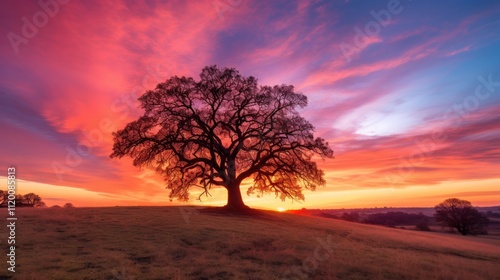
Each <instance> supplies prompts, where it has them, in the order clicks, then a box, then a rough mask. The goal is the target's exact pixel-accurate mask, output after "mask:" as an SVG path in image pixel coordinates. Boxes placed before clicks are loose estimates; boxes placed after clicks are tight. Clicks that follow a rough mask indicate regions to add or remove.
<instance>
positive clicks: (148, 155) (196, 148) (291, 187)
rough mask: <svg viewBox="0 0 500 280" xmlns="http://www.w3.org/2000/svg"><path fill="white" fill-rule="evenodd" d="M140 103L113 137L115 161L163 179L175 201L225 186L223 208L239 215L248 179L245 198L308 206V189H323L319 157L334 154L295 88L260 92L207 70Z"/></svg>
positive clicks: (244, 80) (232, 75)
mask: <svg viewBox="0 0 500 280" xmlns="http://www.w3.org/2000/svg"><path fill="white" fill-rule="evenodd" d="M139 101H140V103H141V107H142V109H144V111H145V112H144V115H142V116H141V117H140V118H139V119H138V120H136V121H133V122H130V123H129V124H127V126H126V127H125V128H124V129H122V130H119V131H118V132H115V133H113V136H114V146H113V153H112V154H111V157H112V158H114V157H118V158H121V157H123V156H126V155H127V156H130V157H131V158H132V159H133V164H134V165H135V166H145V167H148V168H152V169H154V170H155V171H156V172H158V173H160V174H161V175H162V176H163V177H164V178H165V180H166V183H167V189H169V190H170V199H171V200H172V199H173V198H177V199H180V200H183V201H186V200H187V199H188V197H189V189H190V187H200V188H201V189H202V192H201V194H200V197H201V196H202V195H208V194H209V191H210V189H211V188H212V187H213V186H221V187H224V188H225V189H226V190H227V192H228V196H227V205H226V207H227V208H229V209H231V210H233V211H238V210H243V209H246V208H247V206H245V204H244V203H243V200H242V197H241V191H240V184H241V182H242V181H243V180H244V179H247V178H252V179H253V185H252V186H251V187H250V188H249V189H248V192H247V193H248V194H252V193H257V194H258V195H262V194H264V193H275V194H276V196H279V197H280V198H281V199H282V200H285V199H286V198H290V199H292V200H304V195H303V194H302V190H303V189H310V190H315V189H316V187H317V186H320V185H324V184H325V180H324V172H323V171H322V170H320V169H319V168H318V166H317V165H316V163H315V161H314V159H315V158H332V157H333V151H332V150H331V149H330V147H329V146H328V143H327V142H325V140H324V139H322V138H314V136H313V131H314V127H313V126H312V125H311V124H310V123H309V122H308V121H306V120H305V119H304V118H303V117H301V116H300V115H299V113H298V112H297V108H303V107H305V106H307V97H306V96H304V95H303V94H301V93H297V92H295V91H294V87H293V86H291V85H276V86H273V87H271V86H259V85H258V84H257V79H256V78H254V77H252V76H250V77H244V76H242V75H240V73H239V72H238V71H237V70H235V69H233V68H223V69H219V68H218V67H216V66H210V67H205V68H204V69H203V70H202V72H201V74H200V80H199V81H195V80H194V79H193V78H191V77H177V76H173V77H171V78H170V79H168V80H167V81H165V82H163V83H160V84H158V85H157V87H156V89H155V90H151V91H147V92H146V93H145V94H144V95H142V96H141V97H140V98H139ZM200 197H199V198H200Z"/></svg>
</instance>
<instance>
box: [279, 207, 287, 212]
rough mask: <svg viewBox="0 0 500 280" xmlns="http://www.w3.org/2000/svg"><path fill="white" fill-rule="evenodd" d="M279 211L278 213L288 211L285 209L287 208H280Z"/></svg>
mask: <svg viewBox="0 0 500 280" xmlns="http://www.w3.org/2000/svg"><path fill="white" fill-rule="evenodd" d="M277 210H278V212H285V211H286V209H285V208H283V207H278V209H277Z"/></svg>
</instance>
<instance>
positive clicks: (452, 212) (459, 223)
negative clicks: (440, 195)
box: [434, 198, 489, 235]
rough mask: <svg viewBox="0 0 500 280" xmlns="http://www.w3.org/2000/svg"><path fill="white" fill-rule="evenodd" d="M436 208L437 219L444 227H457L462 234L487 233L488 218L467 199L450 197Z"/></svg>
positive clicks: (435, 215)
mask: <svg viewBox="0 0 500 280" xmlns="http://www.w3.org/2000/svg"><path fill="white" fill-rule="evenodd" d="M434 208H435V209H436V213H435V214H434V217H435V218H436V221H437V222H438V223H440V224H441V225H442V226H444V227H450V228H452V229H456V230H457V231H458V232H460V233H461V234H462V235H467V234H485V233H487V231H486V227H487V226H488V223H489V220H488V218H487V217H486V216H485V215H483V214H481V213H480V212H479V211H477V209H475V208H474V207H472V204H471V203H470V202H469V201H467V200H461V199H458V198H448V199H447V200H445V201H443V202H442V203H439V204H438V205H436V206H435V207H434Z"/></svg>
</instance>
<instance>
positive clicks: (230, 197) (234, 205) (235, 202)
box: [224, 183, 248, 211]
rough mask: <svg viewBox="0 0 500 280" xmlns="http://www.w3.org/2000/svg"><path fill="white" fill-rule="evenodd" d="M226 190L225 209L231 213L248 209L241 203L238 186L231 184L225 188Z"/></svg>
mask: <svg viewBox="0 0 500 280" xmlns="http://www.w3.org/2000/svg"><path fill="white" fill-rule="evenodd" d="M226 189H227V205H226V206H224V207H225V208H227V209H229V210H233V211H241V210H246V209H248V206H246V205H245V203H243V199H242V198H241V191H240V184H237V183H232V184H229V186H227V187H226Z"/></svg>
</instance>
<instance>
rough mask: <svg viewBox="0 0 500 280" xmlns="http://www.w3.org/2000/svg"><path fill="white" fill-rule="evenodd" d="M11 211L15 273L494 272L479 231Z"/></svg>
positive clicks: (300, 275)
mask: <svg viewBox="0 0 500 280" xmlns="http://www.w3.org/2000/svg"><path fill="white" fill-rule="evenodd" d="M16 211H17V217H18V221H17V228H16V245H17V251H16V255H17V263H16V273H11V272H8V271H7V264H6V262H5V261H3V262H2V263H3V264H4V268H3V269H1V270H0V279H11V277H12V279H200V280H201V279H500V265H499V264H500V241H498V240H492V239H487V238H484V237H472V236H466V237H463V236H459V235H452V234H444V233H434V232H417V231H408V230H401V229H391V228H384V227H377V226H370V225H364V224H356V223H349V222H345V221H340V220H333V219H326V218H319V217H304V216H297V215H292V214H286V213H274V212H268V213H266V215H264V216H260V217H239V216H225V215H220V214H215V213H205V212H204V213H200V212H198V211H197V210H195V209H194V208H178V207H113V208H75V209H53V208H49V209H18V210H16ZM3 212H6V211H2V213H1V214H2V216H1V217H2V218H3V220H4V221H5V218H6V215H5V214H6V213H3ZM4 228H5V226H4ZM1 234H2V235H1V236H0V238H1V240H2V243H3V246H2V248H3V250H4V251H5V252H6V253H7V244H6V241H5V240H6V237H7V233H6V230H2V231H1ZM6 253H5V254H4V253H2V255H3V256H4V257H3V258H4V259H5V260H6Z"/></svg>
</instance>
